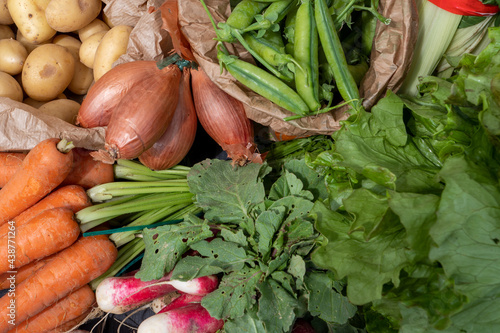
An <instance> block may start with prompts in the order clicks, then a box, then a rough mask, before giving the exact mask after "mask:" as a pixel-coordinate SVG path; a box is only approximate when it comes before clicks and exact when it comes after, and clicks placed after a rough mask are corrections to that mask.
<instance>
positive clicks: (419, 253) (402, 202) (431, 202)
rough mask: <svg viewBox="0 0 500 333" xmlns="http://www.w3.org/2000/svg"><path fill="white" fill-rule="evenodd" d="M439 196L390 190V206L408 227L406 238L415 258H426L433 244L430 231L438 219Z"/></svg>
mask: <svg viewBox="0 0 500 333" xmlns="http://www.w3.org/2000/svg"><path fill="white" fill-rule="evenodd" d="M439 199H440V198H439V196H437V195H433V194H427V195H426V194H415V193H398V192H390V198H389V206H390V208H391V210H392V211H393V212H394V213H396V214H397V215H398V216H399V218H400V221H401V224H403V226H404V227H405V229H406V239H407V241H408V244H409V246H410V248H411V249H412V250H413V252H414V255H415V257H414V259H413V260H415V261H417V260H425V259H426V258H427V257H428V254H429V250H430V248H431V246H432V245H433V242H432V238H431V237H429V236H430V235H429V231H430V228H431V227H432V225H433V224H434V223H435V221H436V212H437V209H438V205H439Z"/></svg>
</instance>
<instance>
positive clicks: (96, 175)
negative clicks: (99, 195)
mask: <svg viewBox="0 0 500 333" xmlns="http://www.w3.org/2000/svg"><path fill="white" fill-rule="evenodd" d="M114 180H115V178H114V170H113V165H112V164H108V163H103V162H101V161H97V160H94V158H93V157H92V156H90V150H87V149H84V148H74V149H73V167H72V168H71V172H70V173H69V175H68V177H66V179H64V180H63V182H62V184H61V185H71V184H75V185H80V186H82V187H83V188H85V189H89V188H91V187H94V186H96V185H100V184H104V183H110V182H112V181H114Z"/></svg>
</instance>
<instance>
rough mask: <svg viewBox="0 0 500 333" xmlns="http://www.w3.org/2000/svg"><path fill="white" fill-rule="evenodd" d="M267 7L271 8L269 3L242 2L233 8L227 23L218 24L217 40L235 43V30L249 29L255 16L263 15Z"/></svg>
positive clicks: (249, 0)
mask: <svg viewBox="0 0 500 333" xmlns="http://www.w3.org/2000/svg"><path fill="white" fill-rule="evenodd" d="M203 4H204V3H203ZM204 5H205V4H204ZM267 6H269V3H268V2H261V1H253V0H242V1H241V2H240V3H238V4H237V5H236V6H235V7H234V8H233V10H232V12H231V14H230V15H229V17H228V18H227V20H226V22H221V23H219V24H218V29H217V31H216V32H217V40H219V41H223V42H228V43H232V42H234V41H235V37H234V36H233V34H232V32H233V31H234V29H237V30H243V29H245V28H247V27H248V26H249V25H250V24H252V23H253V22H254V20H255V15H257V14H259V13H261V12H262V11H263V10H264V9H265V8H266V7H267Z"/></svg>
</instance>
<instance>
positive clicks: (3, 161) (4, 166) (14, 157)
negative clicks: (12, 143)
mask: <svg viewBox="0 0 500 333" xmlns="http://www.w3.org/2000/svg"><path fill="white" fill-rule="evenodd" d="M26 154H27V153H9V152H5V153H0V188H2V187H4V186H5V184H7V182H8V181H9V179H11V178H12V177H13V176H14V174H15V173H16V172H17V169H19V167H20V166H21V163H22V162H23V160H24V158H25V157H26Z"/></svg>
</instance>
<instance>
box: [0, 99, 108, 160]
mask: <svg viewBox="0 0 500 333" xmlns="http://www.w3.org/2000/svg"><path fill="white" fill-rule="evenodd" d="M48 138H61V139H63V138H64V139H67V140H70V141H73V143H74V144H75V146H77V147H82V148H87V149H94V148H95V147H97V146H100V145H101V144H102V142H103V138H104V128H102V127H99V128H92V129H87V128H82V127H78V126H74V125H71V124H69V123H67V122H65V121H64V120H61V119H59V118H56V117H52V116H47V115H43V114H37V109H35V108H33V107H31V106H29V105H26V104H24V103H21V102H17V101H14V100H12V99H10V98H7V97H0V151H18V150H28V149H31V148H33V147H34V146H36V145H37V144H38V143H39V142H40V141H43V140H45V139H48Z"/></svg>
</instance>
